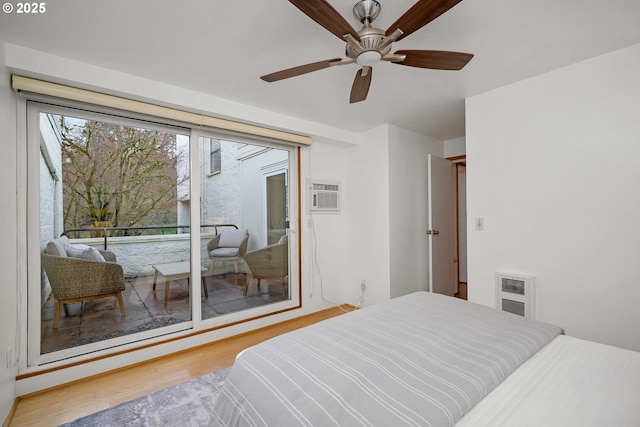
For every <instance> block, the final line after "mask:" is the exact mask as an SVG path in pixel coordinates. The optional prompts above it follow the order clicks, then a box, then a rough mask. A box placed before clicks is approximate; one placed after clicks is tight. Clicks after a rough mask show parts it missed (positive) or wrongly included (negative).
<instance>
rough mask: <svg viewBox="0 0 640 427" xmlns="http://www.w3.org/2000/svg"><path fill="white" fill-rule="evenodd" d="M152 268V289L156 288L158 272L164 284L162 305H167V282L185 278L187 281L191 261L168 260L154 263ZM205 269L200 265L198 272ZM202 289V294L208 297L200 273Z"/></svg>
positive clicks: (204, 282) (205, 285)
mask: <svg viewBox="0 0 640 427" xmlns="http://www.w3.org/2000/svg"><path fill="white" fill-rule="evenodd" d="M153 268H154V269H155V270H156V272H155V274H154V276H153V290H154V291H155V290H156V282H157V280H158V274H161V275H163V276H164V278H165V285H164V305H167V299H168V298H169V283H170V282H171V281H172V280H177V279H183V278H185V277H186V278H187V283H188V281H189V273H191V263H190V262H189V261H180V262H169V263H166V264H155V265H154V266H153ZM205 271H207V269H206V268H204V267H202V266H200V273H203V272H205ZM200 279H201V281H202V289H203V290H204V296H205V297H207V298H208V297H209V290H208V289H207V282H206V278H205V276H203V275H201V276H200Z"/></svg>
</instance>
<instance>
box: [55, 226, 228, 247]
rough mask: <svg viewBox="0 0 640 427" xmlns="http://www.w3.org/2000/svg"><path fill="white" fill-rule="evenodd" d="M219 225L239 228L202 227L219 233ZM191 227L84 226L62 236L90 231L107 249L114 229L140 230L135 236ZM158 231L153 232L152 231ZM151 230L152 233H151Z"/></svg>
mask: <svg viewBox="0 0 640 427" xmlns="http://www.w3.org/2000/svg"><path fill="white" fill-rule="evenodd" d="M219 227H234V228H235V229H238V226H237V225H235V224H203V225H200V228H201V229H202V228H213V229H214V232H215V234H218V228H219ZM190 228H191V226H190V225H144V226H135V227H82V228H69V229H67V230H64V232H63V233H62V236H67V237H70V236H69V234H70V233H71V234H73V233H76V235H79V234H81V233H90V234H91V237H102V238H103V239H104V249H105V250H107V248H108V238H109V237H114V236H113V234H114V233H113V232H114V231H123V232H124V233H122V236H131V235H132V234H130V232H131V231H134V230H138V231H140V233H139V234H133V236H141V235H143V233H146V234H144V235H149V234H159V233H157V232H159V231H161V230H176V232H174V233H170V234H178V233H177V231H178V230H189V229H190ZM154 231H155V232H156V233H152V232H154ZM150 232H151V233H150ZM161 234H166V233H161Z"/></svg>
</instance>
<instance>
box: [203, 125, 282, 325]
mask: <svg viewBox="0 0 640 427" xmlns="http://www.w3.org/2000/svg"><path fill="white" fill-rule="evenodd" d="M200 152H201V156H200V157H201V159H203V164H201V168H200V169H201V178H200V179H201V182H200V191H201V206H200V210H201V211H200V212H201V215H200V218H201V227H200V229H201V233H202V234H201V239H202V243H201V244H202V266H203V268H205V269H206V273H205V279H204V280H205V282H206V287H207V291H208V297H207V296H206V295H205V296H204V298H203V300H202V307H201V308H202V318H203V319H211V318H215V317H219V316H222V315H227V314H231V313H236V312H240V311H244V310H248V309H254V308H257V307H262V306H266V305H269V304H273V303H277V302H281V301H285V300H288V299H289V292H288V276H289V265H288V260H289V247H288V242H287V241H286V239H284V240H283V241H282V242H281V245H280V246H278V245H274V244H276V243H278V241H279V240H280V239H281V237H282V236H283V235H284V234H286V220H287V207H288V203H287V193H286V187H287V183H286V177H287V174H286V173H285V172H284V171H286V169H287V168H288V166H289V155H290V151H288V150H285V149H277V148H272V147H264V146H258V145H252V144H247V143H244V142H237V141H231V140H225V139H220V138H215V137H208V136H207V137H200ZM273 165H278V168H279V169H280V170H281V172H280V173H278V174H275V175H273V179H272V180H270V181H267V182H269V184H268V185H267V187H268V189H267V191H265V181H264V176H265V171H267V170H270V168H273ZM270 234H273V236H272V237H269V235H270ZM271 246H277V247H271ZM258 283H259V285H258Z"/></svg>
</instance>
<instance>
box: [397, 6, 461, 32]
mask: <svg viewBox="0 0 640 427" xmlns="http://www.w3.org/2000/svg"><path fill="white" fill-rule="evenodd" d="M461 1H462V0H419V1H418V2H417V3H416V4H414V5H413V6H412V7H411V9H409V10H407V11H406V12H405V13H404V15H402V16H401V17H400V18H398V20H397V21H396V22H394V23H393V24H392V25H391V26H390V27H389V29H388V30H387V32H386V35H387V36H388V35H390V34H391V33H393V32H394V31H395V30H396V29H397V28H400V29H401V30H402V31H403V32H404V34H402V35H401V36H400V37H398V40H402V39H403V38H405V37H407V36H408V35H409V34H412V33H414V32H415V31H417V30H419V29H420V28H422V27H424V26H425V25H427V24H428V23H429V22H431V21H433V20H434V19H436V18H437V17H438V16H440V15H442V14H443V13H445V12H446V11H448V10H449V9H451V8H452V7H453V6H455V5H456V4H458V3H460V2H461Z"/></svg>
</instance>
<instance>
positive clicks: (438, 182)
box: [427, 154, 457, 296]
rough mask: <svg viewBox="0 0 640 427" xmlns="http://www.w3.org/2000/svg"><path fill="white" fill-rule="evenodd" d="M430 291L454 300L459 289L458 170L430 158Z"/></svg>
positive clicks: (447, 163) (448, 162) (439, 159)
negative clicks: (457, 248)
mask: <svg viewBox="0 0 640 427" xmlns="http://www.w3.org/2000/svg"><path fill="white" fill-rule="evenodd" d="M428 164H429V168H428V170H429V185H428V193H429V194H428V198H429V218H428V219H429V221H428V223H429V229H428V230H427V236H428V238H429V290H430V291H431V292H435V293H439V294H444V295H449V296H453V294H455V292H456V289H457V283H456V274H455V269H456V267H457V265H456V262H455V259H456V254H455V250H456V246H455V239H456V235H455V226H456V216H455V187H454V185H455V179H454V172H455V169H454V168H453V165H452V163H451V162H450V161H448V160H445V159H442V158H440V157H437V156H433V155H431V154H429V161H428Z"/></svg>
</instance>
